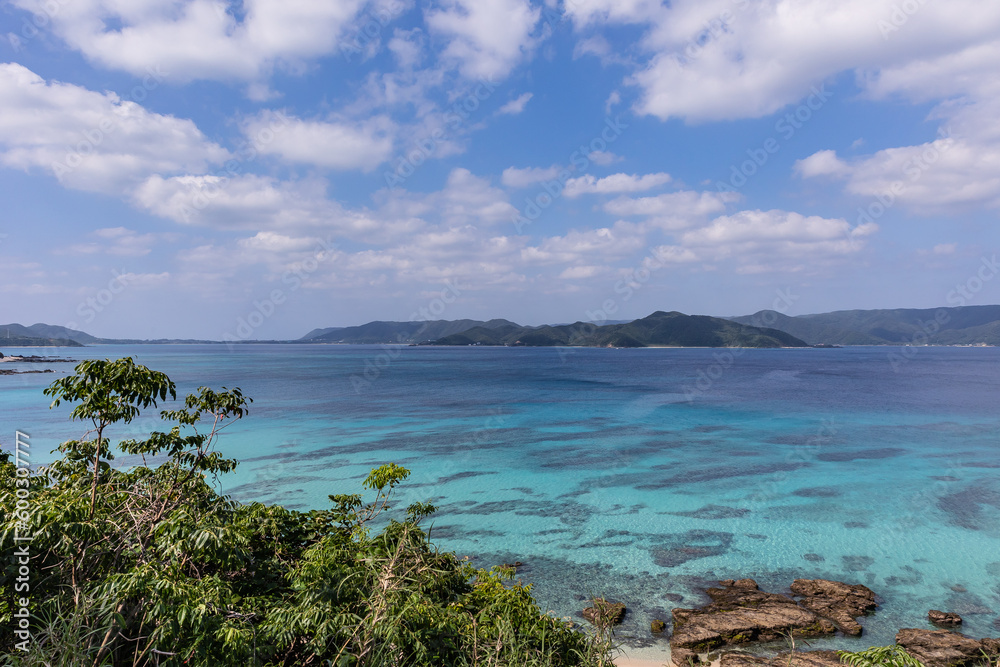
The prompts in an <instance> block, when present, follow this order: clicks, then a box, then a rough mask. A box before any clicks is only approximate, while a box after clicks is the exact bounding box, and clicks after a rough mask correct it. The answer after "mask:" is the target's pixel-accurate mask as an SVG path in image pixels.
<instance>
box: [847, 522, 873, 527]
mask: <svg viewBox="0 0 1000 667" xmlns="http://www.w3.org/2000/svg"><path fill="white" fill-rule="evenodd" d="M868 527H869V526H868V524H867V523H865V522H864V521H845V522H844V528H868Z"/></svg>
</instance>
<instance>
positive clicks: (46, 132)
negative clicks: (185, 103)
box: [0, 63, 229, 194]
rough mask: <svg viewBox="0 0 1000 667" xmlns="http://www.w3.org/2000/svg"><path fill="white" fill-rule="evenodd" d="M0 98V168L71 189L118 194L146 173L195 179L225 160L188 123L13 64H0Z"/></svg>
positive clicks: (225, 154)
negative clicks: (42, 174)
mask: <svg viewBox="0 0 1000 667" xmlns="http://www.w3.org/2000/svg"><path fill="white" fill-rule="evenodd" d="M0 98H2V99H3V111H2V112H0V163H2V164H4V165H5V166H8V167H14V168H18V169H25V170H29V169H42V170H44V171H47V172H49V173H51V174H53V175H54V176H55V177H56V178H58V179H59V182H60V183H62V184H63V185H65V186H67V187H70V188H74V189H78V190H89V191H95V192H102V193H108V194H121V193H122V192H124V191H126V190H127V189H128V188H130V187H131V186H133V185H134V184H135V183H137V182H139V181H141V180H143V179H145V178H147V177H148V176H149V175H151V174H172V173H173V174H176V173H184V172H195V173H198V172H202V171H204V170H206V169H207V167H208V166H209V165H211V164H216V163H220V162H223V161H225V160H226V159H227V158H228V157H229V152H228V151H226V150H225V149H224V148H222V147H221V146H219V145H217V144H215V143H213V142H210V141H208V139H207V138H206V137H205V135H203V134H202V132H201V131H200V130H199V129H198V127H197V126H196V125H195V124H194V123H193V122H191V121H190V120H186V119H180V118H175V117H173V116H166V115H162V114H157V113H152V112H150V111H148V110H146V109H145V108H143V107H142V106H140V105H139V104H136V103H135V102H131V101H128V100H122V99H121V98H119V97H118V96H117V95H115V94H114V93H96V92H93V91H90V90H87V89H86V88H82V87H80V86H75V85H72V84H67V83H60V82H58V81H51V82H46V81H45V80H44V79H42V78H41V77H40V76H38V75H37V74H35V73H34V72H32V71H31V70H29V69H27V68H25V67H23V66H22V65H18V64H15V63H4V64H0Z"/></svg>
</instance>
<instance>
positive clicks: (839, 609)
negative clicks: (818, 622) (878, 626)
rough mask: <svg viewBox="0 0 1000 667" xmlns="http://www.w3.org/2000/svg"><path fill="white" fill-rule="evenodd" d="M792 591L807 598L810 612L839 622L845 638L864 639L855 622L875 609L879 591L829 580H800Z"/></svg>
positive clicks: (803, 600) (796, 581) (806, 603)
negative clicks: (846, 636)
mask: <svg viewBox="0 0 1000 667" xmlns="http://www.w3.org/2000/svg"><path fill="white" fill-rule="evenodd" d="M791 589H792V592H793V593H795V594H796V595H801V596H803V599H802V600H800V601H799V604H801V605H802V606H803V607H805V608H806V609H809V610H811V611H813V612H815V613H816V614H818V615H820V616H822V617H824V618H828V619H830V620H831V621H833V622H834V623H836V625H837V628H838V629H839V630H840V631H841V632H843V633H844V634H845V635H851V636H855V637H859V636H861V632H862V628H861V624H859V623H858V622H857V620H855V619H856V618H857V617H858V616H862V615H864V614H866V613H868V612H869V611H871V610H873V609H875V607H877V606H878V605H876V604H875V592H874V591H872V590H871V589H870V588H868V587H867V586H862V585H861V584H855V585H851V584H845V583H842V582H839V581H830V580H829V579H796V580H795V581H794V582H792V586H791Z"/></svg>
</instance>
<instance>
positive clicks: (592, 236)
mask: <svg viewBox="0 0 1000 667" xmlns="http://www.w3.org/2000/svg"><path fill="white" fill-rule="evenodd" d="M644 244H645V235H644V233H643V231H642V230H641V229H640V228H639V227H637V226H636V225H632V224H629V223H626V222H618V223H615V225H614V226H613V227H610V228H609V227H601V228H599V229H589V230H576V229H573V230H570V231H568V232H566V234H564V235H563V236H551V237H548V238H545V239H542V240H541V241H540V242H539V243H538V244H537V245H535V246H529V247H526V248H524V249H523V250H522V251H521V259H522V260H523V261H524V262H527V263H529V264H540V265H550V264H557V265H571V266H575V265H590V264H595V263H596V262H597V261H600V262H604V263H607V262H609V261H612V260H616V259H621V258H623V257H626V256H628V255H630V254H631V253H635V252H637V251H638V250H640V249H642V247H643V245H644Z"/></svg>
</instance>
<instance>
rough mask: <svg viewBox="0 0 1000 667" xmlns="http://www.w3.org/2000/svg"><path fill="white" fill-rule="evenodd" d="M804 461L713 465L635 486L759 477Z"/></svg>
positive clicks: (654, 488)
mask: <svg viewBox="0 0 1000 667" xmlns="http://www.w3.org/2000/svg"><path fill="white" fill-rule="evenodd" d="M808 466H809V464H808V463H805V462H800V463H773V464H768V465H756V466H714V467H711V468H701V469H698V470H690V471H688V472H684V473H680V474H677V475H672V476H670V477H667V478H665V479H662V480H659V481H650V482H647V483H645V484H636V485H635V488H636V489H639V490H642V491H658V490H660V489H666V488H670V487H673V486H680V485H685V484H700V483H704V482H714V481H717V480H721V479H732V478H734V477H761V476H765V475H773V474H774V473H778V472H791V471H793V470H800V469H802V468H806V467H808ZM627 477H632V478H641V477H645V478H647V479H648V478H649V477H650V475H627Z"/></svg>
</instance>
